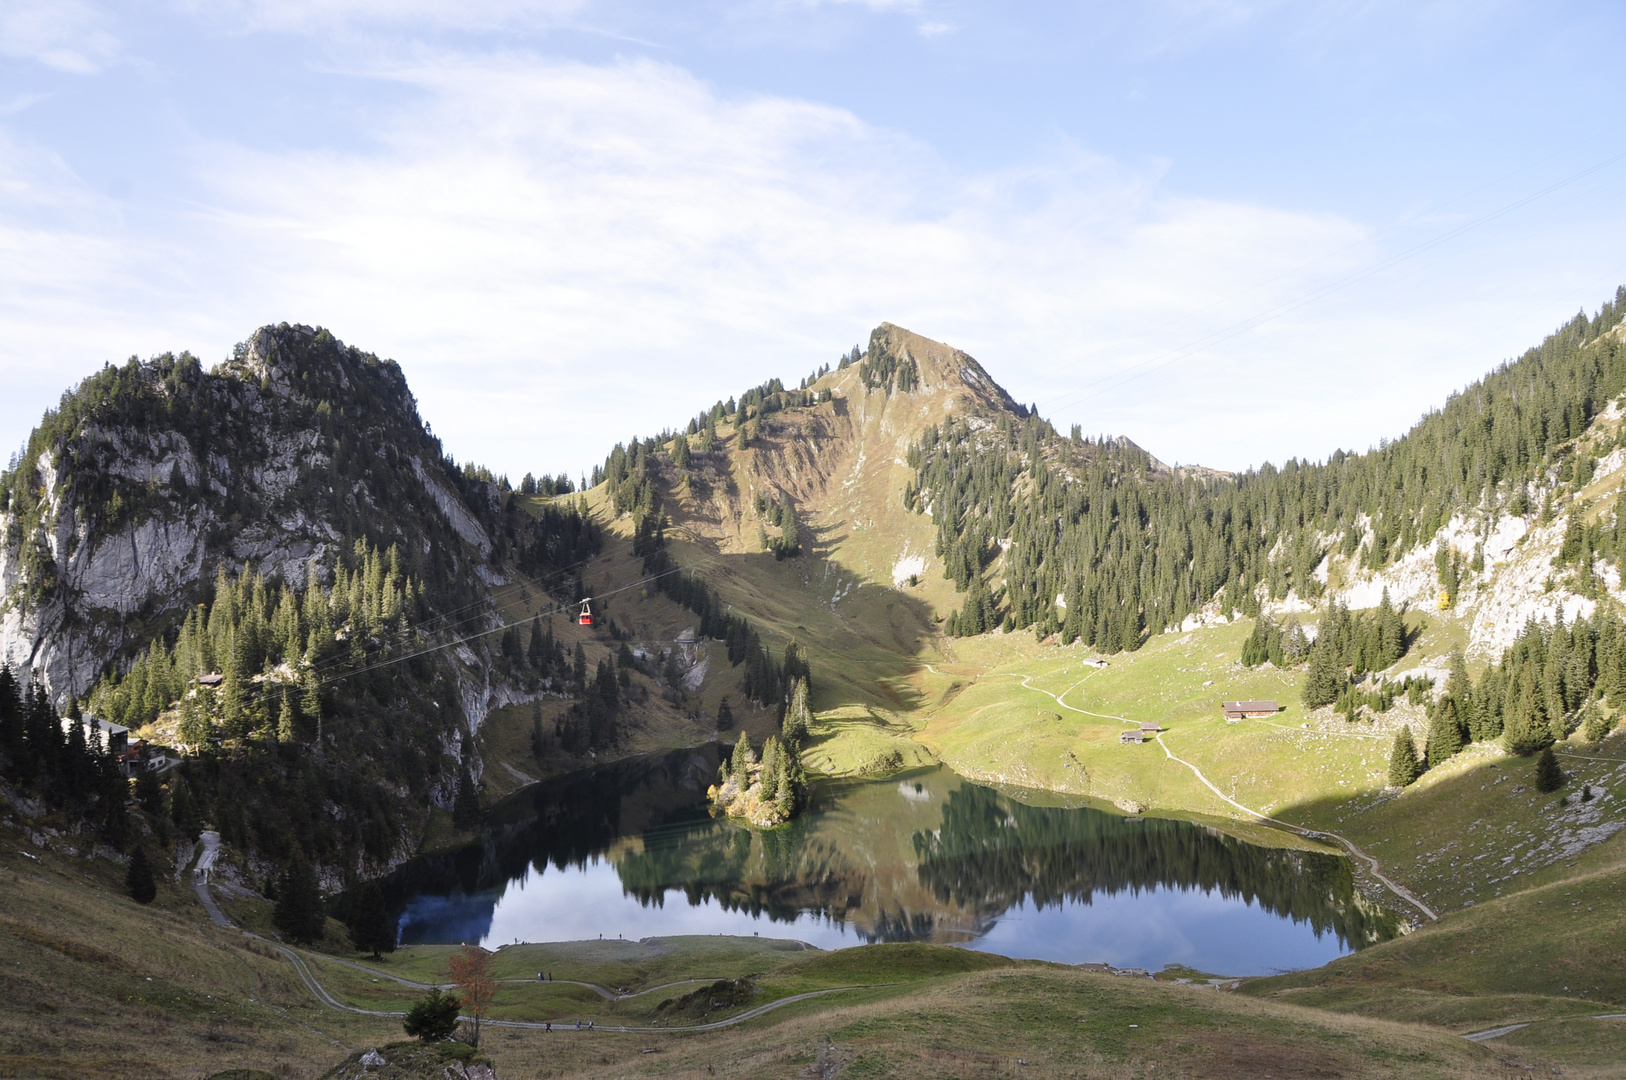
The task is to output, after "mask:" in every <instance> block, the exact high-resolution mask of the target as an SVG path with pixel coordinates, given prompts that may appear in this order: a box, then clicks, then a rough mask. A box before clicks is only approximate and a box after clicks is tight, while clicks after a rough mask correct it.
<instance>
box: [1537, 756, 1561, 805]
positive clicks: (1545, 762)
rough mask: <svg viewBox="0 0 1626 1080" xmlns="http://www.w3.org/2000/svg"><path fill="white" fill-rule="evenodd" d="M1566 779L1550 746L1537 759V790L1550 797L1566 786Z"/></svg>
mask: <svg viewBox="0 0 1626 1080" xmlns="http://www.w3.org/2000/svg"><path fill="white" fill-rule="evenodd" d="M1565 779H1566V778H1565V776H1564V770H1563V769H1561V768H1559V765H1558V755H1556V754H1554V753H1553V748H1552V747H1551V746H1549V747H1547V748H1546V749H1544V750H1542V752H1541V756H1540V757H1538V758H1537V759H1536V790H1537V791H1540V792H1542V793H1544V794H1549V795H1550V794H1552V793H1553V792H1555V791H1557V790H1558V789H1559V788H1561V787H1563V786H1564V781H1565Z"/></svg>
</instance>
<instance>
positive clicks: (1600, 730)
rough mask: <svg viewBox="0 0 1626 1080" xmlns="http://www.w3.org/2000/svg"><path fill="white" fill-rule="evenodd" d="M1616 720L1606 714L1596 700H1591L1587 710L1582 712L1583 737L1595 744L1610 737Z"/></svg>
mask: <svg viewBox="0 0 1626 1080" xmlns="http://www.w3.org/2000/svg"><path fill="white" fill-rule="evenodd" d="M1614 726H1615V722H1614V721H1613V720H1611V719H1610V718H1609V717H1607V716H1605V715H1604V713H1603V709H1602V708H1601V707H1600V706H1599V705H1598V703H1597V702H1596V701H1589V702H1587V704H1586V710H1585V711H1584V712H1583V713H1582V714H1581V737H1582V738H1583V739H1585V740H1586V741H1587V742H1589V743H1592V744H1594V745H1596V744H1598V743H1601V742H1603V740H1604V739H1606V738H1608V736H1609V732H1610V731H1611V730H1613V728H1614Z"/></svg>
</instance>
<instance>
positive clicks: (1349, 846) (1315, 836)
mask: <svg viewBox="0 0 1626 1080" xmlns="http://www.w3.org/2000/svg"><path fill="white" fill-rule="evenodd" d="M926 668H927V670H929V671H932V672H934V673H935V674H938V675H941V674H943V673H942V672H940V671H937V670H936V669H935V668H933V667H932V666H931V665H930V664H927V665H926ZM1095 674H1096V673H1095V672H1093V671H1092V672H1091V673H1090V674H1089V675H1086V676H1084V678H1082V679H1080V680H1078V682H1076V683H1074V684H1073V685H1071V686H1069V687H1067V688H1066V689H1065V690H1063V691H1062V692H1061V693H1060V694H1052V693H1051V692H1050V691H1049V690H1046V689H1044V688H1043V687H1042V686H1034V685H1033V678H1034V676H1032V675H1017V674H1016V673H1015V672H1014V671H995V672H989V673H988V675H989V676H990V677H999V676H1005V677H1009V678H1017V679H1021V680H1022V685H1023V687H1025V688H1026V689H1029V690H1034V691H1037V692H1038V693H1041V694H1043V695H1045V696H1046V697H1048V698H1050V699H1051V700H1052V701H1054V702H1055V703H1056V704H1057V705H1060V706H1061V707H1062V708H1064V709H1071V710H1072V711H1073V712H1076V713H1082V714H1083V715H1085V716H1094V717H1097V718H1099V719H1102V720H1117V721H1119V722H1120V723H1124V724H1133V723H1135V721H1133V720H1131V719H1129V718H1128V717H1127V716H1113V715H1111V714H1109V713H1098V712H1090V711H1089V710H1088V709H1080V708H1079V707H1078V706H1076V705H1069V704H1067V702H1065V701H1063V700H1062V698H1063V697H1065V696H1066V695H1067V694H1069V693H1071V692H1072V691H1074V690H1076V689H1078V688H1079V687H1080V686H1083V685H1084V684H1085V683H1087V682H1089V681H1090V679H1091V678H1093V677H1094V675H1095ZM972 678H973V679H975V678H976V676H972ZM1156 738H1157V745H1159V746H1161V747H1162V748H1163V754H1164V756H1165V757H1167V758H1168V759H1169V760H1170V761H1173V762H1177V763H1179V764H1181V765H1184V766H1185V767H1186V768H1188V769H1190V770H1191V772H1192V774H1193V775H1194V776H1196V777H1197V779H1198V780H1200V781H1202V784H1203V786H1204V787H1206V788H1208V790H1209V791H1212V792H1213V793H1214V794H1215V795H1216V796H1218V797H1219V798H1220V800H1221V801H1223V802H1225V803H1226V804H1227V805H1229V806H1232V807H1234V808H1235V809H1237V810H1240V811H1242V813H1244V814H1246V815H1248V816H1249V817H1252V818H1257V819H1258V820H1259V821H1264V822H1269V823H1270V824H1272V825H1277V826H1280V827H1281V828H1283V829H1286V830H1287V831H1289V832H1291V833H1294V834H1296V835H1298V836H1302V837H1304V838H1305V839H1307V840H1336V841H1337V842H1338V843H1339V844H1341V845H1343V847H1344V848H1345V849H1346V850H1347V851H1348V852H1349V853H1350V855H1351V856H1352V857H1354V858H1357V859H1359V860H1360V861H1361V862H1363V863H1365V864H1366V867H1367V870H1368V872H1370V873H1371V875H1372V877H1373V878H1374V879H1375V880H1377V881H1379V882H1381V883H1382V884H1383V886H1384V887H1385V888H1386V889H1388V890H1389V891H1390V892H1392V893H1393V894H1394V895H1396V896H1398V897H1399V898H1400V899H1402V900H1404V901H1406V902H1407V903H1408V904H1411V905H1412V906H1413V907H1415V908H1416V909H1417V910H1418V911H1421V912H1422V913H1423V914H1424V915H1427V916H1428V917H1429V919H1430V920H1431V921H1432V920H1436V919H1438V918H1439V916H1438V915H1436V914H1435V913H1434V909H1433V908H1431V907H1429V906H1428V905H1427V904H1425V903H1423V902H1422V901H1421V900H1419V899H1417V897H1416V896H1414V895H1413V894H1412V892H1411V890H1409V889H1407V888H1406V887H1405V886H1404V885H1400V884H1398V883H1396V882H1395V881H1393V880H1391V879H1390V878H1389V877H1388V876H1386V875H1385V874H1384V873H1383V866H1382V864H1381V863H1379V862H1378V860H1377V859H1376V858H1374V857H1373V856H1372V855H1369V854H1367V852H1365V851H1364V850H1362V849H1361V848H1360V846H1359V845H1357V844H1356V843H1355V842H1354V841H1353V840H1351V839H1349V838H1348V837H1345V836H1340V835H1338V834H1337V833H1335V832H1328V831H1327V830H1325V829H1311V828H1306V827H1304V826H1302V825H1295V824H1293V823H1292V822H1290V821H1283V820H1281V819H1280V818H1274V817H1271V816H1270V815H1269V814H1265V813H1261V812H1260V811H1258V810H1255V809H1253V808H1252V807H1248V806H1243V805H1242V804H1241V803H1239V802H1237V801H1236V800H1235V799H1233V798H1231V797H1230V796H1229V795H1227V794H1225V793H1224V792H1223V791H1221V790H1220V789H1219V788H1218V787H1216V786H1214V783H1213V782H1212V781H1211V780H1209V779H1208V777H1206V776H1204V775H1203V771H1202V770H1201V769H1199V768H1197V766H1195V765H1193V764H1192V763H1191V762H1189V761H1187V760H1186V759H1185V758H1181V757H1176V756H1175V753H1174V751H1172V750H1170V749H1169V746H1168V744H1167V743H1165V742H1164V741H1163V734H1162V733H1161V732H1159V733H1158V734H1157V736H1156Z"/></svg>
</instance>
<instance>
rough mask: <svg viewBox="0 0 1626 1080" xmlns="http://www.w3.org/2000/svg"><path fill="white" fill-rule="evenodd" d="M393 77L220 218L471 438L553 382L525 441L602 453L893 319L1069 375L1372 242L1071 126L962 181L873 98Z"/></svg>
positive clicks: (283, 309)
mask: <svg viewBox="0 0 1626 1080" xmlns="http://www.w3.org/2000/svg"><path fill="white" fill-rule="evenodd" d="M388 77H389V78H392V79H396V80H400V81H403V82H407V83H410V84H412V85H415V86H417V87H419V88H421V89H423V90H425V91H428V92H429V95H430V98H429V99H430V101H431V102H432V104H431V105H430V106H429V107H428V108H427V109H424V110H419V111H414V112H413V113H412V114H411V115H410V116H405V115H403V116H401V117H399V118H398V119H397V120H396V121H395V122H394V123H393V124H392V125H390V126H388V127H386V128H385V129H384V130H381V131H379V132H377V133H376V134H377V135H378V137H379V138H380V139H381V141H382V144H383V146H384V147H385V149H384V151H383V152H382V153H379V154H376V155H359V154H355V155H336V154H312V155H302V156H299V157H296V158H293V159H291V160H290V159H284V158H275V159H273V158H270V157H268V156H266V155H263V154H260V153H257V152H254V151H252V150H248V149H243V148H233V147H210V148H209V149H208V151H207V153H206V154H204V155H202V157H203V159H204V160H206V161H207V165H205V166H204V168H205V169H206V174H207V178H208V180H209V183H210V184H211V186H212V187H213V189H214V190H215V191H216V192H217V193H218V194H217V200H216V206H217V207H218V215H219V216H218V217H217V218H216V219H215V221H214V224H213V225H211V226H210V229H211V231H213V230H216V229H218V230H219V233H218V235H220V236H221V237H222V238H224V237H228V236H229V237H230V238H231V241H230V245H229V246H230V250H231V251H232V252H233V256H234V259H237V260H241V261H242V262H243V263H244V264H245V265H244V266H242V267H241V268H240V269H235V270H234V269H232V268H222V272H223V273H225V274H227V275H228V276H238V277H239V278H240V280H239V282H238V284H237V286H236V289H235V290H234V291H236V292H239V293H241V294H244V295H252V296H257V297H263V298H267V299H270V298H276V300H277V301H278V303H277V310H275V311H273V310H266V311H265V313H264V315H263V316H259V317H261V318H272V317H284V316H286V317H298V318H302V319H306V320H321V321H325V322H327V323H329V324H330V325H333V326H334V327H335V328H336V329H337V330H338V331H339V332H340V333H341V334H344V335H346V336H348V337H351V338H353V339H355V340H357V341H359V342H366V343H368V344H369V347H379V348H390V349H393V350H394V351H395V352H396V354H397V355H399V356H400V357H401V358H403V359H404V360H408V361H409V362H411V363H413V364H414V365H415V366H416V368H417V369H418V370H420V371H421V372H423V375H424V377H425V378H426V379H427V380H428V381H427V382H425V383H424V384H423V385H424V386H425V387H426V388H429V387H433V390H432V391H427V390H426V393H427V395H428V396H430V397H433V398H436V399H439V400H440V401H444V402H446V404H445V405H437V404H434V403H431V404H430V406H429V409H430V412H431V413H433V414H438V418H437V426H438V427H439V428H440V429H441V430H443V431H448V432H450V431H453V430H457V431H458V434H459V435H461V436H464V437H465V439H463V440H460V441H463V442H464V444H465V445H469V444H474V445H478V444H480V443H486V444H488V445H489V443H490V442H491V441H492V440H493V439H494V438H498V437H500V436H496V435H495V434H494V429H493V425H491V424H489V423H487V422H485V421H484V420H482V419H480V418H481V417H482V416H483V415H485V414H487V413H488V412H489V411H491V410H496V411H503V410H507V409H511V408H512V407H513V402H515V401H516V400H522V399H523V398H524V397H525V396H526V390H524V389H520V388H528V391H529V393H530V394H531V395H534V396H535V397H536V398H537V399H541V398H546V397H567V398H568V399H569V400H571V401H572V402H574V403H575V405H574V406H573V408H572V409H571V410H570V411H569V413H568V414H566V415H558V416H551V417H550V418H549V421H548V423H547V425H546V426H545V429H544V430H543V431H541V432H539V433H538V432H534V431H531V430H527V428H526V425H524V424H523V423H516V424H514V425H513V426H512V427H511V428H510V429H509V430H511V431H512V432H513V436H512V438H513V440H514V442H515V443H519V442H521V441H523V442H525V443H531V442H540V443H542V444H544V445H546V444H549V443H553V444H556V445H557V446H558V447H559V448H560V449H556V450H555V451H554V453H555V454H559V453H561V452H564V451H563V448H564V447H566V446H570V445H580V444H583V443H585V444H587V445H592V446H593V452H595V453H596V452H597V451H598V449H599V448H598V447H597V446H596V445H594V443H595V438H596V439H597V440H598V441H602V438H603V436H602V434H597V433H599V432H600V431H601V426H600V425H601V422H602V421H601V418H602V417H603V416H605V415H617V416H620V417H624V418H625V421H624V422H627V423H630V424H631V425H632V426H639V425H641V426H643V427H645V428H651V427H655V426H659V425H661V424H665V423H668V422H672V421H674V420H676V419H678V418H679V417H677V416H673V415H671V413H672V410H673V407H674V406H673V402H674V401H680V402H683V403H684V404H683V405H682V408H683V409H684V410H686V409H687V408H689V407H691V406H693V407H698V406H699V405H700V404H703V402H699V401H698V400H695V401H686V400H685V398H687V397H689V396H692V395H695V394H704V393H708V392H709V393H712V394H713V395H714V396H717V395H726V393H727V392H729V391H730V390H737V389H738V388H739V387H742V386H744V385H747V384H748V383H751V382H755V381H758V380H760V379H761V378H763V377H764V376H765V375H766V374H768V373H784V374H797V372H792V371H782V369H784V368H786V367H801V366H805V367H811V366H812V365H813V364H814V363H816V362H818V361H820V360H823V359H828V358H829V354H833V352H834V350H835V349H837V348H840V347H842V346H843V345H845V344H847V343H848V342H847V339H848V338H851V337H854V336H856V335H859V334H861V333H862V332H864V331H866V330H867V328H868V327H869V326H870V325H873V324H874V323H876V322H878V321H880V320H881V319H883V318H889V319H892V320H894V321H898V322H903V323H906V324H909V325H912V326H915V327H916V328H918V329H920V330H921V331H922V332H925V333H929V334H934V335H939V336H944V337H948V338H952V339H953V340H955V341H956V342H957V343H960V344H963V345H966V346H968V347H976V346H980V345H993V344H994V343H998V347H999V348H1000V349H1001V350H1002V351H1005V352H1006V354H1007V355H1010V354H1012V353H1014V354H1017V355H1023V356H1024V360H1025V366H1026V367H1027V369H1028V370H1029V372H1030V373H1031V374H1032V376H1041V377H1042V376H1048V377H1053V378H1066V377H1069V376H1070V375H1071V374H1072V372H1070V370H1069V369H1070V368H1073V367H1074V366H1075V365H1090V364H1097V363H1106V362H1108V361H1107V360H1106V358H1107V357H1108V356H1109V355H1111V354H1112V352H1113V350H1114V347H1115V345H1116V344H1117V343H1119V342H1121V340H1122V339H1124V338H1133V337H1135V336H1136V335H1138V334H1141V333H1142V332H1143V331H1144V329H1145V327H1146V326H1147V325H1148V324H1149V323H1153V322H1168V321H1169V320H1171V319H1174V320H1179V319H1180V318H1181V317H1182V313H1187V314H1189V313H1190V312H1192V311H1194V310H1200V309H1202V308H1204V307H1212V306H1213V305H1216V304H1218V305H1222V306H1223V305H1226V304H1231V303H1240V302H1241V301H1242V300H1243V298H1245V297H1249V296H1250V290H1252V289H1253V288H1254V287H1255V286H1257V284H1258V283H1259V282H1260V281H1263V280H1268V279H1271V278H1273V277H1279V276H1281V275H1282V274H1283V273H1284V272H1286V271H1289V270H1291V269H1292V268H1293V267H1295V266H1298V265H1301V264H1302V263H1303V262H1304V261H1305V260H1306V259H1308V258H1309V257H1310V256H1311V255H1312V254H1314V253H1319V252H1322V251H1325V250H1326V249H1327V248H1329V247H1347V246H1348V245H1349V244H1350V243H1351V242H1352V241H1357V240H1358V239H1359V235H1360V230H1358V229H1357V228H1355V227H1354V226H1352V225H1350V224H1349V223H1347V222H1342V221H1338V220H1335V219H1330V218H1322V217H1316V216H1312V215H1306V214H1296V213H1285V212H1279V211H1273V210H1269V209H1266V208H1257V207H1246V206H1235V205H1228V204H1225V203H1221V202H1214V201H1205V200H1199V199H1190V198H1178V197H1174V196H1172V195H1169V194H1167V193H1164V192H1162V191H1161V189H1160V187H1159V181H1158V176H1157V173H1156V171H1151V172H1148V171H1145V170H1130V169H1125V168H1123V167H1122V166H1119V165H1117V164H1115V163H1113V162H1111V161H1109V160H1106V159H1103V158H1100V157H1096V156H1092V155H1089V154H1086V153H1083V152H1081V151H1079V150H1078V149H1076V148H1071V147H1065V146H1064V147H1060V148H1058V150H1057V152H1056V153H1055V154H1053V155H1051V156H1050V158H1049V159H1048V160H1046V161H1044V162H1042V163H1039V164H1036V165H1033V166H1030V167H1027V168H1023V169H1020V170H1012V171H1008V172H1001V173H996V174H991V175H979V176H963V175H953V174H952V173H949V172H947V171H946V170H945V169H944V168H943V166H942V164H941V163H940V162H939V161H938V160H937V159H936V158H935V157H934V155H932V154H931V153H930V152H929V151H928V150H926V149H925V148H923V147H921V146H918V145H916V144H913V143H911V142H909V141H907V140H905V139H901V138H899V137H897V136H896V135H894V134H891V133H889V132H886V131H884V130H879V129H876V128H873V127H871V126H868V125H866V124H864V123H862V122H861V121H859V120H858V119H857V118H856V117H854V116H853V115H852V114H850V113H848V112H845V111H842V110H838V109H832V108H828V107H824V106H821V105H816V104H811V103H807V102H801V101H794V100H786V99H782V98H769V97H757V98H748V99H743V100H727V99H723V98H720V97H718V96H717V95H715V94H714V93H713V92H712V91H711V90H710V89H709V88H708V87H706V86H705V85H704V84H702V83H700V82H699V81H697V80H695V79H694V78H692V77H690V76H689V75H687V74H686V73H684V72H683V71H681V70H678V69H675V68H671V67H666V66H661V65H657V64H652V63H626V64H619V65H615V66H611V67H592V66H585V65H571V64H564V65H561V64H549V63H541V62H537V61H535V60H533V59H530V58H528V57H523V56H511V57H508V58H506V59H504V60H501V61H493V59H492V58H490V57H482V58H480V59H479V60H478V61H477V62H476V61H472V60H463V59H460V58H457V57H443V58H440V59H439V60H437V61H436V62H434V63H426V64H424V65H422V66H418V67H413V68H408V69H398V70H394V71H391V72H389V73H388ZM290 313H299V314H297V316H295V315H292V314H290ZM700 386H705V387H706V390H703V391H702V390H699V389H697V388H698V387H700ZM516 391H518V397H517V398H516ZM502 427H503V425H498V426H497V429H499V430H500V429H501V428H502ZM458 429H461V430H458ZM627 433H628V432H616V434H617V435H618V436H619V435H624V434H627ZM485 452H486V453H487V454H488V455H489V456H491V457H493V458H494V459H502V460H513V459H514V458H515V457H516V456H517V454H516V451H515V449H514V448H513V447H512V446H510V447H503V448H501V449H498V448H497V447H491V448H490V449H488V450H486V451H485Z"/></svg>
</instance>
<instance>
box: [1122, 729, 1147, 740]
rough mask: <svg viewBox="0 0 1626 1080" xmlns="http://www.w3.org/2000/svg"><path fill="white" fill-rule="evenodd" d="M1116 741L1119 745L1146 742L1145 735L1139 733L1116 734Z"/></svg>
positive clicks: (1125, 732)
mask: <svg viewBox="0 0 1626 1080" xmlns="http://www.w3.org/2000/svg"><path fill="white" fill-rule="evenodd" d="M1118 741H1119V742H1121V743H1143V742H1145V741H1146V735H1145V734H1144V733H1143V732H1140V731H1120V732H1118Z"/></svg>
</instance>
